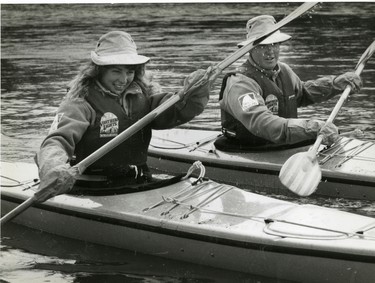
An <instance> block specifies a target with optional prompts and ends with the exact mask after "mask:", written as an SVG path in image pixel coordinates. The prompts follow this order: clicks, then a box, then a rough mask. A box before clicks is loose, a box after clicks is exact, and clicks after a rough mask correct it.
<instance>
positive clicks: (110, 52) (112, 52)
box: [91, 31, 150, 66]
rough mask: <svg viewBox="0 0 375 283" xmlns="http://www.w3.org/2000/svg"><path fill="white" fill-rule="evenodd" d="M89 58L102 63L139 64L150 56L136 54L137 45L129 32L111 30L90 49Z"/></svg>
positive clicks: (143, 62) (102, 64) (96, 62)
mask: <svg viewBox="0 0 375 283" xmlns="http://www.w3.org/2000/svg"><path fill="white" fill-rule="evenodd" d="M91 60H92V61H93V62H94V63H95V64H96V65H100V66H104V65H139V64H145V63H147V62H148V61H150V58H148V57H146V56H143V55H138V52H137V46H136V44H135V42H134V40H133V39H132V37H131V36H130V34H128V33H126V32H123V31H111V32H109V33H106V34H104V35H103V36H102V37H100V39H99V41H98V43H97V45H96V48H95V51H91Z"/></svg>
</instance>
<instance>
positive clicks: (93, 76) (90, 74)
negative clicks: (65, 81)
mask: <svg viewBox="0 0 375 283" xmlns="http://www.w3.org/2000/svg"><path fill="white" fill-rule="evenodd" d="M106 67H107V66H99V65H96V64H95V63H93V62H90V63H88V64H87V65H85V66H83V67H82V68H81V69H80V71H79V73H78V74H77V75H76V77H75V78H74V79H73V80H72V81H71V82H70V83H69V86H68V87H69V90H68V93H67V95H66V99H69V100H74V99H79V98H81V99H82V98H85V97H86V96H87V95H89V87H90V86H91V85H93V84H94V83H95V80H98V79H99V75H100V73H101V71H102V68H106ZM129 67H130V68H134V70H135V76H134V81H135V82H136V83H137V84H138V85H139V86H140V87H141V89H142V91H143V93H145V94H147V95H152V94H154V93H157V92H160V86H159V85H158V84H157V83H155V82H152V81H151V78H150V75H149V74H146V70H145V64H140V65H131V66H129Z"/></svg>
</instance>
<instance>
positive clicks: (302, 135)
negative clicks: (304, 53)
mask: <svg viewBox="0 0 375 283" xmlns="http://www.w3.org/2000/svg"><path fill="white" fill-rule="evenodd" d="M275 24H276V21H275V19H274V18H273V17H272V16H268V15H262V16H258V17H255V18H253V19H250V20H249V21H248V23H247V26H246V29H247V40H251V39H253V38H256V37H257V36H259V35H261V34H263V33H264V32H265V31H267V30H268V29H270V28H273V26H274V25H275ZM290 37H291V36H289V35H287V34H285V33H282V32H280V31H277V32H275V33H273V34H271V35H270V36H268V37H267V38H266V39H264V40H263V41H261V42H260V43H259V44H257V45H255V46H254V48H252V49H251V50H250V52H249V58H248V60H247V61H246V62H245V63H244V64H243V65H242V66H240V67H239V68H238V70H237V72H236V73H232V74H228V76H226V77H225V78H224V80H223V86H222V91H221V93H220V107H221V113H222V117H221V120H222V130H223V133H224V136H225V137H226V138H225V139H223V141H224V144H228V145H230V144H237V145H239V146H242V147H246V146H249V147H254V146H255V147H256V146H264V145H271V146H272V145H291V144H296V143H299V142H303V141H307V140H312V139H315V138H316V137H317V135H319V134H323V137H324V138H323V144H326V145H330V144H332V143H333V142H334V141H335V140H336V139H337V137H338V130H337V127H336V126H335V125H334V124H333V123H329V124H328V125H327V126H325V127H324V124H325V122H323V121H320V120H315V119H310V120H308V119H297V107H300V106H307V105H309V104H313V103H316V102H321V101H324V100H328V99H330V98H331V97H333V96H334V95H336V94H339V93H341V92H342V91H343V90H344V89H345V87H346V86H347V85H348V84H350V85H351V87H352V90H353V92H357V91H359V90H360V88H361V86H362V81H361V79H360V77H359V76H358V75H356V74H355V73H353V72H347V73H344V74H342V75H339V76H327V77H323V78H319V79H317V80H312V81H306V82H302V81H301V80H300V78H299V77H298V76H297V75H296V74H295V73H294V72H293V70H292V69H291V68H290V67H289V66H288V65H287V64H285V63H282V62H279V52H280V44H281V43H282V42H284V41H287V40H289V39H290ZM245 44H246V41H244V42H242V43H239V44H238V46H239V47H242V46H243V45H245Z"/></svg>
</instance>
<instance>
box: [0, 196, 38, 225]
mask: <svg viewBox="0 0 375 283" xmlns="http://www.w3.org/2000/svg"><path fill="white" fill-rule="evenodd" d="M35 202H36V198H35V197H34V196H32V197H30V198H28V199H27V200H25V201H24V202H23V203H21V204H20V205H19V206H17V207H16V208H14V209H13V210H11V211H10V212H8V213H7V214H5V215H4V216H3V217H1V219H0V226H3V225H4V224H5V223H7V222H8V221H10V220H12V219H13V218H14V217H16V216H17V215H18V214H20V213H22V212H23V211H25V210H26V209H28V208H29V207H30V206H32V205H33V204H34V203H35Z"/></svg>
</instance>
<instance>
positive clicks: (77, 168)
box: [0, 2, 317, 226]
mask: <svg viewBox="0 0 375 283" xmlns="http://www.w3.org/2000/svg"><path fill="white" fill-rule="evenodd" d="M316 4H317V2H306V3H303V4H302V5H301V6H299V7H298V8H297V9H295V10H294V11H293V12H291V13H290V14H289V15H288V16H287V17H285V18H284V19H282V20H281V21H280V22H278V23H277V24H275V25H274V26H273V27H272V29H270V30H267V31H265V32H264V33H263V34H262V35H260V36H258V37H256V38H254V39H252V40H249V41H248V42H247V43H246V44H245V45H244V46H243V47H241V48H240V49H238V50H237V51H236V52H234V53H233V54H231V55H230V56H228V57H227V58H226V59H224V60H223V61H222V62H220V63H219V64H217V65H216V66H214V67H213V68H211V67H210V68H208V70H207V72H206V74H205V76H204V77H203V78H201V79H200V80H198V81H193V82H190V84H189V85H188V86H187V87H185V88H184V89H183V90H182V91H180V92H178V93H177V94H175V95H173V96H171V97H170V98H169V99H168V100H166V101H165V102H164V103H163V104H161V105H160V106H158V107H157V108H155V109H154V110H153V111H151V112H150V113H148V114H147V115H146V116H144V117H143V118H142V119H140V120H139V121H138V122H136V123H134V124H133V125H132V126H130V127H129V128H127V129H126V130H125V131H123V132H122V133H121V134H119V135H118V136H117V137H115V138H113V139H112V140H110V141H109V142H108V143H106V144H105V145H103V146H102V147H101V148H99V149H97V150H96V151H94V152H93V153H92V154H90V155H89V156H88V157H86V158H85V159H83V160H82V161H81V162H79V163H78V164H76V165H74V166H72V167H71V169H72V170H71V174H75V175H80V174H82V173H83V172H84V171H85V169H86V168H87V167H88V166H90V165H91V164H93V163H94V162H95V161H97V160H98V159H100V158H101V157H103V156H104V155H105V154H107V153H108V152H109V151H111V150H112V149H113V148H115V147H117V146H118V145H120V144H121V143H122V142H124V141H125V140H127V139H128V138H130V137H131V136H132V135H134V134H135V133H136V132H138V131H140V130H141V129H142V128H144V127H145V126H146V125H148V124H149V123H151V122H152V121H153V120H154V119H155V118H156V117H158V116H159V115H160V114H162V113H163V112H164V111H166V110H167V109H169V108H170V107H171V106H172V105H174V104H176V103H177V102H178V101H180V100H181V99H182V98H183V97H184V96H185V95H188V94H189V93H191V92H192V91H193V90H194V89H196V88H198V87H200V86H202V85H204V84H206V83H209V84H212V83H213V81H214V80H215V79H216V78H217V77H218V76H219V75H220V73H221V72H222V71H223V70H224V69H225V68H227V67H229V66H230V65H231V64H233V63H234V62H236V61H237V60H238V59H240V58H241V57H242V56H244V55H245V54H247V53H248V52H249V51H250V50H251V49H252V48H253V47H254V45H256V44H258V43H259V42H261V41H262V40H264V39H265V38H266V37H268V36H270V35H271V34H273V33H274V32H276V31H277V30H279V29H280V28H282V27H283V26H285V25H286V24H288V23H289V22H291V21H292V20H294V19H296V18H298V17H299V16H301V15H303V14H304V13H305V12H306V11H308V10H309V9H311V8H312V7H314V6H315V5H316ZM41 190H43V191H41ZM62 193H65V192H59V194H62ZM55 195H57V194H56V188H54V186H48V185H47V186H44V187H43V188H42V189H40V190H39V191H37V192H36V193H35V195H34V196H32V197H30V198H29V199H27V200H26V201H24V202H23V203H22V204H21V205H19V206H17V207H16V208H15V209H13V210H12V211H10V212H9V213H8V214H6V215H5V216H4V217H2V218H1V219H0V225H1V226H2V225H4V224H5V223H6V222H8V221H10V220H11V219H13V218H14V217H16V216H17V215H18V214H20V213H21V212H23V211H24V210H26V209H27V208H28V207H30V206H32V205H33V204H35V203H38V202H41V201H40V199H48V198H51V197H53V196H55ZM38 196H40V198H39V197H38Z"/></svg>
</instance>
